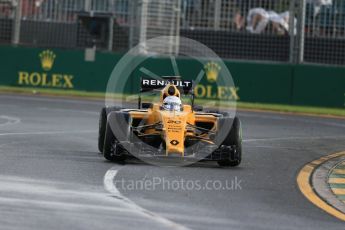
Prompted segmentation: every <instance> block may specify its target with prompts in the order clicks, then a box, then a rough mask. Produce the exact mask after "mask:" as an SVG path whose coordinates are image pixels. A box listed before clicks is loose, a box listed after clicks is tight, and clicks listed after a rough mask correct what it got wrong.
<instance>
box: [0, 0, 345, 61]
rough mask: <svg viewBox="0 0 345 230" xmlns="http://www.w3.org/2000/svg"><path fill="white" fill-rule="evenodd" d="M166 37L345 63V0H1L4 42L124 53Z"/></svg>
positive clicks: (264, 56) (249, 53) (246, 52)
mask: <svg viewBox="0 0 345 230" xmlns="http://www.w3.org/2000/svg"><path fill="white" fill-rule="evenodd" d="M162 35H166V36H169V35H174V36H184V37H188V38H191V39H194V40H197V41H200V42H202V43H203V44H205V45H206V46H208V47H210V48H211V49H213V50H214V51H215V52H216V53H217V54H218V55H219V56H221V57H223V58H226V59H233V60H250V61H274V62H284V63H317V64H330V65H345V1H343V0H0V43H2V44H20V45H24V46H34V47H62V48H80V49H83V48H90V47H95V48H97V49H100V50H109V51H113V52H126V51H127V50H129V49H130V48H132V47H134V46H136V45H138V44H141V45H142V46H143V50H145V41H146V40H147V39H150V38H153V37H157V36H162ZM178 46H179V40H178V39H174V40H172V41H171V46H170V47H168V50H166V52H168V53H173V54H178V51H179V49H178Z"/></svg>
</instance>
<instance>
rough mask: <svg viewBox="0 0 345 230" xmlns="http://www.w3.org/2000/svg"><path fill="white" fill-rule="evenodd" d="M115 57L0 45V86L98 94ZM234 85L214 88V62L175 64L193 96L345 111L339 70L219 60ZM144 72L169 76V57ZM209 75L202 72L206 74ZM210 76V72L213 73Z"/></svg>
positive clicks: (344, 80)
mask: <svg viewBox="0 0 345 230" xmlns="http://www.w3.org/2000/svg"><path fill="white" fill-rule="evenodd" d="M120 58H121V55H120V54H114V53H103V52H97V53H96V58H95V61H92V62H88V61H85V54H84V52H83V51H69V50H62V49H39V48H24V47H11V46H0V63H1V65H0V66H1V68H0V85H1V86H16V87H42V88H49V89H64V90H82V91H90V92H104V91H105V89H106V85H107V82H108V79H109V76H110V74H111V72H112V70H113V68H114V66H115V65H116V63H117V62H118V61H119V60H120ZM225 64H226V65H227V67H228V69H229V70H230V71H231V74H232V76H233V79H234V81H235V85H236V87H231V88H225V87H224V88H221V89H217V88H216V87H217V86H215V84H214V80H215V79H214V78H216V77H217V74H218V73H217V68H218V67H217V63H212V60H210V61H207V60H206V62H205V63H204V64H201V63H198V62H196V61H195V60H191V59H184V58H180V59H178V60H177V65H178V67H179V71H180V75H181V76H182V77H183V78H185V79H195V78H196V76H197V75H198V74H199V72H200V70H201V69H204V71H205V76H204V78H203V80H202V81H201V82H200V84H199V85H198V86H197V88H196V94H197V97H199V98H204V99H213V98H215V97H221V98H223V99H235V100H238V101H242V102H258V103H274V104H290V105H311V106H323V107H338V108H344V107H345V105H344V104H345V103H344V102H345V67H329V66H313V65H292V64H269V63H267V64H266V63H250V62H234V61H225ZM143 65H144V66H145V68H147V69H149V70H150V71H151V72H154V73H155V74H157V75H173V74H174V73H173V70H172V67H171V60H170V59H169V58H151V59H148V60H145V61H144V62H143ZM143 65H140V66H138V67H137V68H136V69H135V70H134V71H133V72H132V76H131V77H130V78H129V79H130V80H129V81H128V82H127V83H126V87H125V92H124V93H136V92H137V91H138V86H139V84H138V83H137V81H139V78H140V77H141V76H143V75H144V74H143V73H142V72H141V71H140V67H141V66H143ZM212 71H215V72H213V74H208V73H209V72H212ZM214 73H216V74H214Z"/></svg>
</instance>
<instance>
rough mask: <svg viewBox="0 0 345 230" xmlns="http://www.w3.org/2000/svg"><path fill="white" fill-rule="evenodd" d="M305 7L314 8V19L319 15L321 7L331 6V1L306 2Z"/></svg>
mask: <svg viewBox="0 0 345 230" xmlns="http://www.w3.org/2000/svg"><path fill="white" fill-rule="evenodd" d="M306 2H307V5H308V6H307V7H314V15H313V17H316V16H317V15H318V14H319V13H320V9H321V7H322V6H331V5H332V4H333V1H332V0H307V1H306Z"/></svg>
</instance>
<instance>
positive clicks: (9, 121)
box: [0, 116, 20, 126]
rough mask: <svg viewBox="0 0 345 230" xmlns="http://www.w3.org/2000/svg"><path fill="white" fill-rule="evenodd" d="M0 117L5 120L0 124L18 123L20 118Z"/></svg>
mask: <svg viewBox="0 0 345 230" xmlns="http://www.w3.org/2000/svg"><path fill="white" fill-rule="evenodd" d="M0 119H5V120H7V121H6V122H5V123H2V124H0V126H6V125H15V124H18V123H20V119H19V118H17V117H9V116H0Z"/></svg>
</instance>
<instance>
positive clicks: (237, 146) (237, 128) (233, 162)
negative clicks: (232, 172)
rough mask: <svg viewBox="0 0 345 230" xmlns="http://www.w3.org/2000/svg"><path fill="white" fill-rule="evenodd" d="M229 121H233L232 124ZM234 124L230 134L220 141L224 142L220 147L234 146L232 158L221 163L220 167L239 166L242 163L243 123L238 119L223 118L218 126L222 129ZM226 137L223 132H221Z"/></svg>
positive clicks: (231, 153)
mask: <svg viewBox="0 0 345 230" xmlns="http://www.w3.org/2000/svg"><path fill="white" fill-rule="evenodd" d="M229 120H233V121H232V122H230V121H229ZM229 124H232V126H231V129H230V132H228V133H227V135H226V136H225V138H224V139H223V136H221V137H220V140H223V141H222V143H221V144H220V145H225V146H233V147H234V149H233V151H231V152H230V157H229V159H228V160H221V161H219V162H218V163H219V165H220V166H238V165H239V164H240V163H241V161H242V126H241V121H240V119H239V118H238V117H235V118H230V117H222V118H220V119H219V123H218V125H220V127H222V126H224V125H229ZM220 133H221V134H223V135H224V133H223V132H220Z"/></svg>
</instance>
